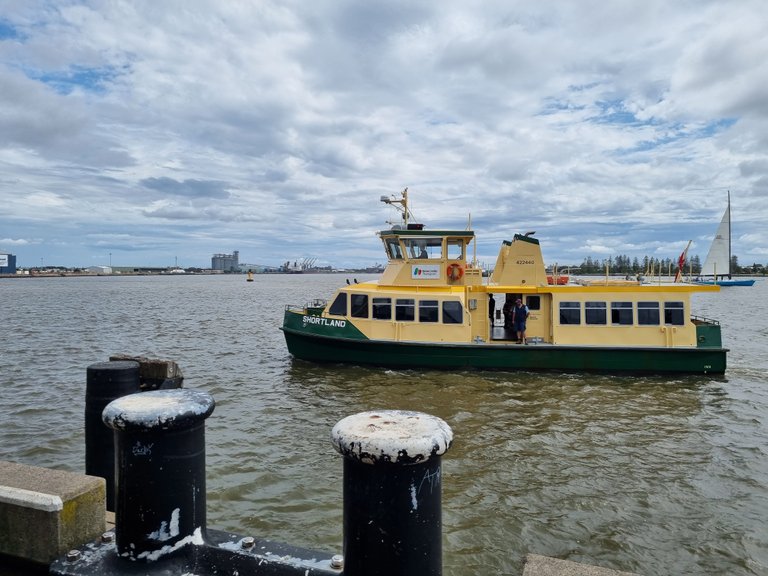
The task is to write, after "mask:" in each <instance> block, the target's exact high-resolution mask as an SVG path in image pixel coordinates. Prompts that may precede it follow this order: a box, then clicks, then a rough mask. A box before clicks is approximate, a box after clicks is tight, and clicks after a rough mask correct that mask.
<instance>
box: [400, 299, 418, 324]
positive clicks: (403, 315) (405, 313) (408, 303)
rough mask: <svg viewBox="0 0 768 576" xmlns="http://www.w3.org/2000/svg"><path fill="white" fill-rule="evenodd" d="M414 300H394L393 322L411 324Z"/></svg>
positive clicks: (413, 316)
mask: <svg viewBox="0 0 768 576" xmlns="http://www.w3.org/2000/svg"><path fill="white" fill-rule="evenodd" d="M414 308H415V300H413V298H398V299H397V300H395V320H399V321H402V322H413V320H414V318H415V315H414Z"/></svg>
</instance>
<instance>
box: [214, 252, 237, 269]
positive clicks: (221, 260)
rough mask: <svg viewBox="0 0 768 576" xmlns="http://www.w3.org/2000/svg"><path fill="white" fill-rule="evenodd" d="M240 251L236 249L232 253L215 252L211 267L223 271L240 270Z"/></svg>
mask: <svg viewBox="0 0 768 576" xmlns="http://www.w3.org/2000/svg"><path fill="white" fill-rule="evenodd" d="M239 267H240V252H238V251H237V250H235V251H234V252H232V254H214V255H213V257H212V258H211V268H212V269H213V270H221V271H223V272H239Z"/></svg>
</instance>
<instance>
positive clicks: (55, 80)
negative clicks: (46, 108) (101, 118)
mask: <svg viewBox="0 0 768 576" xmlns="http://www.w3.org/2000/svg"><path fill="white" fill-rule="evenodd" d="M118 75H119V71H118V70H117V69H116V68H114V67H110V66H108V67H103V68H85V67H83V66H72V67H70V68H69V69H67V70H64V71H57V72H44V73H42V74H30V76H31V77H33V78H34V79H36V80H39V81H41V82H44V83H45V84H47V85H48V86H50V87H52V88H53V89H54V90H56V92H58V93H59V94H69V93H71V92H72V91H73V90H74V89H76V88H81V89H83V90H85V91H87V92H96V93H103V92H106V90H107V86H106V85H107V84H109V83H110V82H111V81H112V80H113V79H114V78H116V77H117V76H118Z"/></svg>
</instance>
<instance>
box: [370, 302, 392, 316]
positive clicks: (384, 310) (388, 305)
mask: <svg viewBox="0 0 768 576" xmlns="http://www.w3.org/2000/svg"><path fill="white" fill-rule="evenodd" d="M371 311H372V312H373V319H374V320H391V319H392V299H391V298H374V299H373V301H372V307H371Z"/></svg>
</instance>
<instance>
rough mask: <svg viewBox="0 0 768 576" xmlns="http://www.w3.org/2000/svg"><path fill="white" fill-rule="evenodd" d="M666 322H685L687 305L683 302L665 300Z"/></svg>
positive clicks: (680, 323)
mask: <svg viewBox="0 0 768 576" xmlns="http://www.w3.org/2000/svg"><path fill="white" fill-rule="evenodd" d="M664 324H672V325H673V326H682V325H683V324H685V306H684V305H683V303H682V302H664Z"/></svg>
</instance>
